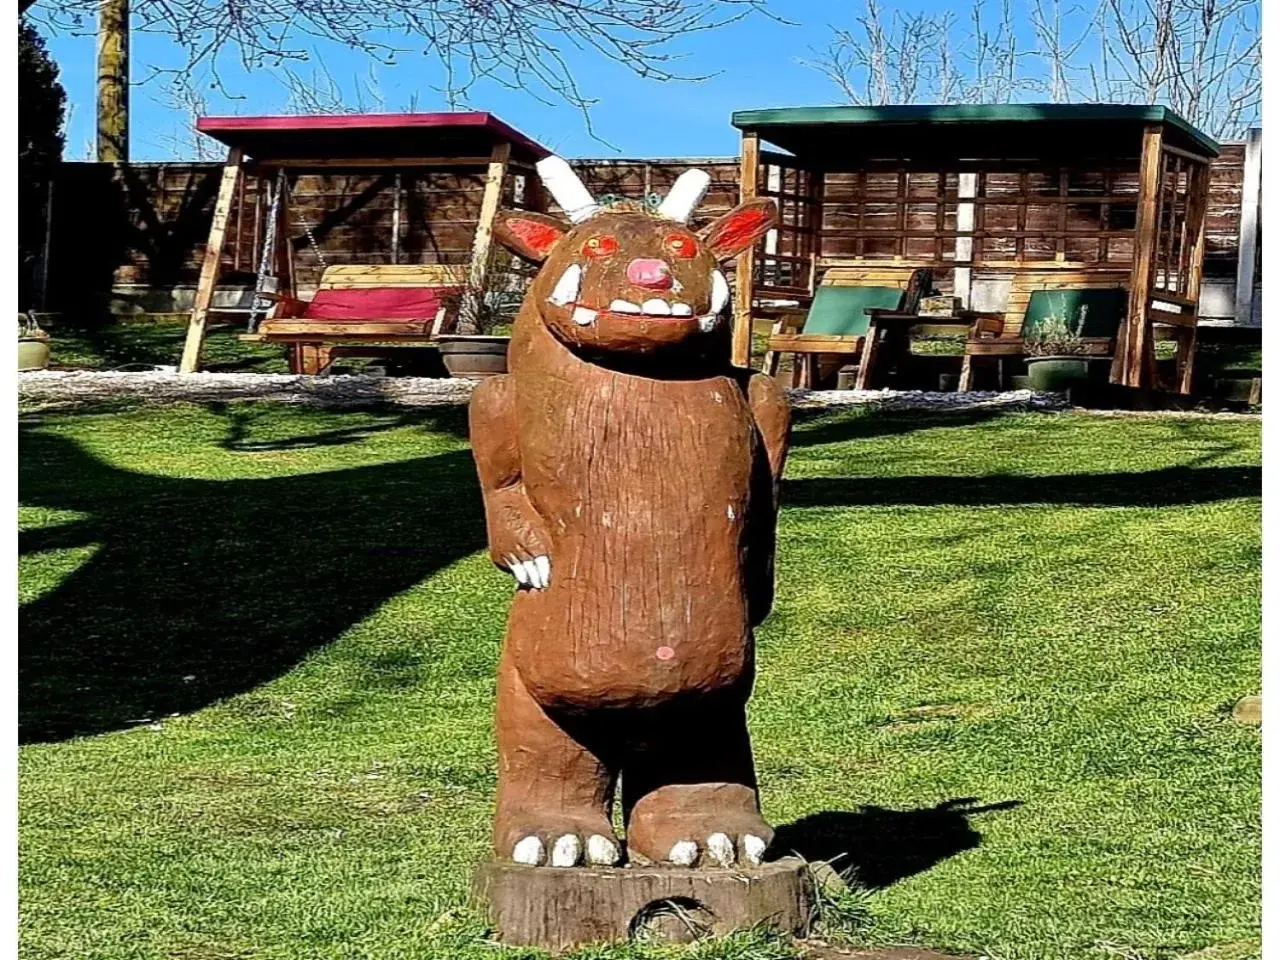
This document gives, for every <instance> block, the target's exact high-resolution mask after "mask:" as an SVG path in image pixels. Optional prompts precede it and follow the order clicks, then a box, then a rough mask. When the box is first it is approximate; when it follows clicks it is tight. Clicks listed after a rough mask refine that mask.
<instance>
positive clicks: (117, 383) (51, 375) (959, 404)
mask: <svg viewBox="0 0 1280 960" xmlns="http://www.w3.org/2000/svg"><path fill="white" fill-rule="evenodd" d="M474 388H475V382H474V381H471V380H438V379H430V378H427V377H366V376H329V377H304V376H294V375H284V374H280V375H276V374H262V373H196V374H177V373H152V372H146V373H120V372H98V371H88V370H73V371H49V370H41V371H37V372H33V373H22V374H19V375H18V399H19V402H20V403H21V404H22V406H24V407H28V408H32V407H34V408H40V409H49V408H50V407H54V408H64V407H76V406H82V405H93V404H97V403H102V402H104V401H111V400H119V399H141V400H144V401H149V402H157V403H174V402H182V401H194V402H207V401H224V402H228V401H243V400H270V401H275V402H277V403H298V404H305V405H308V406H319V407H343V406H364V405H368V404H371V403H391V404H397V405H402V406H408V407H431V406H441V405H452V404H462V403H466V402H467V399H468V398H469V397H470V396H471V391H472V390H473V389H474ZM788 392H789V394H790V397H791V402H792V405H793V406H795V407H797V408H805V409H827V408H835V407H844V406H861V405H868V404H870V405H874V406H877V407H879V408H882V409H889V410H964V409H972V408H982V407H988V408H989V407H1001V408H1006V407H1007V408H1010V409H1019V410H1062V409H1066V408H1067V404H1066V401H1065V400H1064V399H1063V398H1062V397H1060V396H1058V395H1056V394H1036V393H1032V392H1031V391H1029V390H1014V391H1010V392H1007V393H925V392H921V391H915V390H907V391H902V390H790V391H788Z"/></svg>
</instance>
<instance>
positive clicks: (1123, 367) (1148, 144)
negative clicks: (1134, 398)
mask: <svg viewBox="0 0 1280 960" xmlns="http://www.w3.org/2000/svg"><path fill="white" fill-rule="evenodd" d="M1162 139H1163V137H1162V130H1161V128H1160V127H1158V126H1152V127H1147V128H1146V130H1144V131H1143V134H1142V155H1141V160H1140V162H1139V164H1140V165H1139V195H1138V217H1137V223H1136V225H1135V234H1136V247H1135V250H1134V259H1133V267H1132V273H1131V275H1130V279H1129V308H1128V310H1127V312H1126V315H1125V321H1124V323H1123V324H1122V325H1121V327H1120V334H1119V336H1118V337H1117V338H1116V352H1115V358H1114V359H1113V361H1112V364H1111V382H1112V383H1116V384H1121V385H1123V386H1127V387H1134V388H1137V389H1142V388H1145V387H1150V386H1152V385H1153V383H1154V373H1155V350H1154V346H1153V344H1152V340H1151V323H1150V320H1149V318H1148V306H1147V302H1148V298H1149V297H1150V295H1151V284H1152V274H1153V273H1154V270H1155V263H1154V261H1155V253H1156V243H1157V241H1158V227H1159V222H1160V202H1161V198H1162V193H1163V190H1162V186H1163V184H1162V182H1161V167H1162V163H1161V160H1162V157H1161V146H1162Z"/></svg>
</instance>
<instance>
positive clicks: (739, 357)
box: [730, 130, 760, 367]
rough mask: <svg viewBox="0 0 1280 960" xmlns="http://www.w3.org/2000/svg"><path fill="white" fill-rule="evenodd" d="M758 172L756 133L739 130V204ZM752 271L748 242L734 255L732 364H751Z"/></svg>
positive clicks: (751, 194) (749, 195)
mask: <svg viewBox="0 0 1280 960" xmlns="http://www.w3.org/2000/svg"><path fill="white" fill-rule="evenodd" d="M759 173H760V136H759V134H757V133H755V132H754V131H751V130H744V131H743V133H742V168H741V174H740V176H739V180H738V191H739V200H738V202H739V203H747V202H748V201H750V200H754V199H755V198H756V184H757V182H758V177H759ZM755 273H756V248H755V244H752V245H751V246H750V247H748V248H747V249H746V250H744V251H743V252H742V253H740V254H738V263H737V268H736V270H735V272H734V283H735V285H736V289H735V291H734V298H733V345H732V350H731V353H730V359H731V360H732V362H733V364H734V366H738V367H749V366H751V302H752V297H753V294H754V290H753V289H752V288H753V287H754V285H755Z"/></svg>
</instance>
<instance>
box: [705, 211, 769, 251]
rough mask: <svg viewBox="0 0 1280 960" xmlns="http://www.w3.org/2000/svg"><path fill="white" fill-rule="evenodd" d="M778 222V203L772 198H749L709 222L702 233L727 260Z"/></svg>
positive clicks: (712, 246) (710, 245)
mask: <svg viewBox="0 0 1280 960" xmlns="http://www.w3.org/2000/svg"><path fill="white" fill-rule="evenodd" d="M777 222H778V207H777V204H775V203H774V202H773V201H772V200H770V199H768V198H767V197H766V198H764V199H761V200H748V201H747V202H746V203H740V204H738V206H736V207H734V208H733V209H732V210H730V211H729V212H728V213H726V214H725V215H724V216H722V217H720V218H719V219H718V220H713V221H712V222H711V223H709V224H707V225H706V226H705V227H703V228H702V232H701V233H700V234H699V236H700V237H701V238H702V242H703V243H704V244H705V245H706V246H707V247H709V248H710V249H711V252H712V253H713V254H714V255H715V258H716V259H717V260H728V259H729V258H730V257H736V256H737V255H738V254H740V253H741V252H742V251H743V250H746V249H747V248H748V247H750V246H751V245H752V244H753V243H755V242H756V241H757V240H759V239H760V238H761V237H763V236H764V235H765V234H766V233H768V232H769V231H770V230H772V229H773V227H774V226H775V225H776V224H777Z"/></svg>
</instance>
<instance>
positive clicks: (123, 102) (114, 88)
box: [98, 0, 129, 163]
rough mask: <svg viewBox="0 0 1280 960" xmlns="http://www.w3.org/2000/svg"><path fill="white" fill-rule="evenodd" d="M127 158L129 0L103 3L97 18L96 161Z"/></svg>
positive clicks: (114, 161) (105, 161)
mask: <svg viewBox="0 0 1280 960" xmlns="http://www.w3.org/2000/svg"><path fill="white" fill-rule="evenodd" d="M128 159H129V0H102V8H101V11H100V13H99V16H98V160H99V161H101V162H104V163H124V162H127V161H128Z"/></svg>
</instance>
